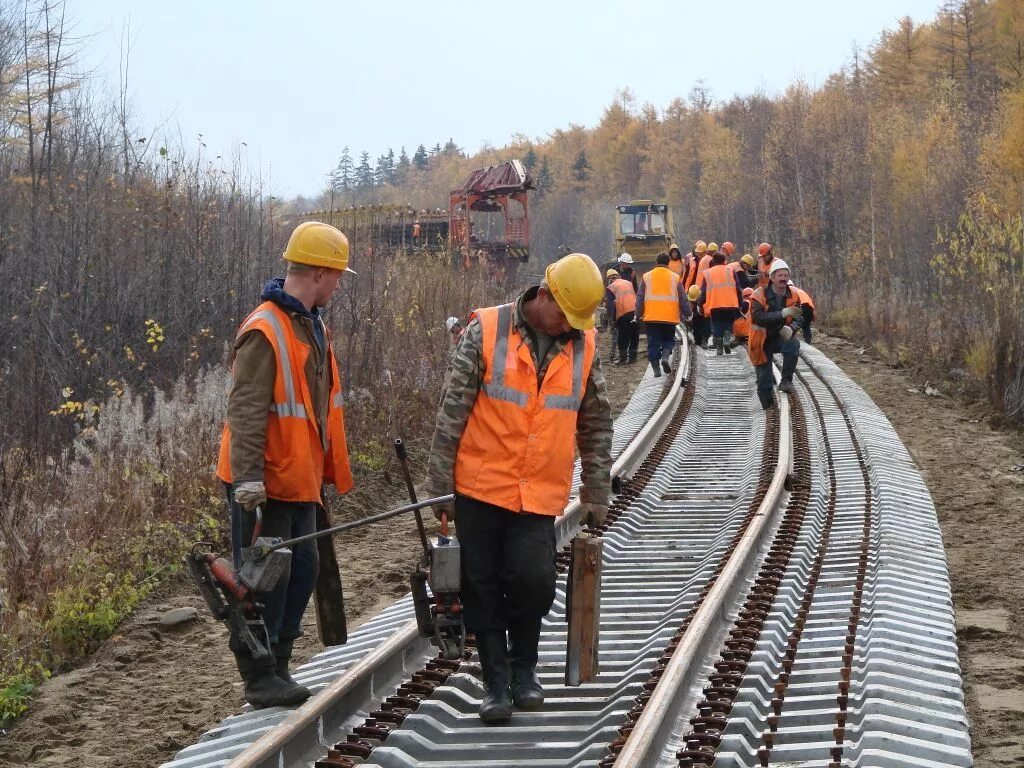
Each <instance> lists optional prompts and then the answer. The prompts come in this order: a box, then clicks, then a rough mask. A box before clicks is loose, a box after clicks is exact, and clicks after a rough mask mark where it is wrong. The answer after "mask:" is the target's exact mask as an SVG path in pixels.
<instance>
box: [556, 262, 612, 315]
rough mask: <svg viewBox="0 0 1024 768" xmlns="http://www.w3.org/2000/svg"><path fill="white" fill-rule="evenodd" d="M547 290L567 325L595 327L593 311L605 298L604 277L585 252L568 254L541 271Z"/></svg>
mask: <svg viewBox="0 0 1024 768" xmlns="http://www.w3.org/2000/svg"><path fill="white" fill-rule="evenodd" d="M544 279H545V280H546V281H547V284H548V290H550V291H551V295H552V296H554V297H555V301H556V302H558V306H559V308H560V309H561V310H562V312H563V313H564V314H565V319H566V320H568V321H569V325H571V326H572V327H573V328H576V329H577V330H580V331H589V330H590V329H591V328H593V327H594V310H595V309H597V307H598V305H599V304H600V303H601V301H602V300H603V299H604V292H605V287H604V280H602V279H601V270H599V269H598V268H597V264H595V263H594V262H593V260H592V259H591V258H590V257H589V256H587V255H586V254H585V253H570V254H569V255H568V256H563V257H562V258H560V259H559V260H558V261H556V262H555V263H554V264H549V265H548V268H547V269H546V270H545V271H544Z"/></svg>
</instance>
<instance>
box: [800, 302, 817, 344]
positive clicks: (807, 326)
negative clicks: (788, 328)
mask: <svg viewBox="0 0 1024 768" xmlns="http://www.w3.org/2000/svg"><path fill="white" fill-rule="evenodd" d="M800 309H802V310H803V318H804V324H803V325H804V342H806V343H807V344H810V343H811V321H812V320H814V309H813V308H812V307H811V306H810V305H808V304H801V305H800Z"/></svg>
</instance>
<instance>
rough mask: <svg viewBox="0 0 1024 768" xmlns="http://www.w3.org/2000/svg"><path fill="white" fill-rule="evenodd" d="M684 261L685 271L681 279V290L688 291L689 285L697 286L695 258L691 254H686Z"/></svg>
mask: <svg viewBox="0 0 1024 768" xmlns="http://www.w3.org/2000/svg"><path fill="white" fill-rule="evenodd" d="M684 260H685V262H686V269H685V274H684V278H683V289H684V290H690V286H691V285H696V284H697V257H696V256H694V255H693V253H688V254H686V256H685V257H684Z"/></svg>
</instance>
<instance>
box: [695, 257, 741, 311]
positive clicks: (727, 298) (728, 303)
mask: <svg viewBox="0 0 1024 768" xmlns="http://www.w3.org/2000/svg"><path fill="white" fill-rule="evenodd" d="M701 288H702V289H703V290H704V292H705V293H704V311H705V313H708V314H710V312H711V310H713V309H739V308H740V299H739V296H737V295H736V274H735V272H733V270H731V269H729V266H728V265H727V264H719V265H717V266H714V267H711V269H709V270H707V271H706V272H705V273H704V279H703V281H702V282H701Z"/></svg>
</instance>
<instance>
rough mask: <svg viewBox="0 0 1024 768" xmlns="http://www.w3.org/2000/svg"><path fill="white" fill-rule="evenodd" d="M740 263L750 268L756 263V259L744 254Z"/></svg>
mask: <svg viewBox="0 0 1024 768" xmlns="http://www.w3.org/2000/svg"><path fill="white" fill-rule="evenodd" d="M740 261H742V262H743V263H744V264H746V265H747V266H748V267H752V266H754V264H755V263H756V262H755V261H754V257H753V256H751V255H750V254H749V253H744V254H743V256H742V257H741V258H740Z"/></svg>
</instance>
